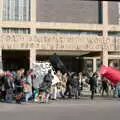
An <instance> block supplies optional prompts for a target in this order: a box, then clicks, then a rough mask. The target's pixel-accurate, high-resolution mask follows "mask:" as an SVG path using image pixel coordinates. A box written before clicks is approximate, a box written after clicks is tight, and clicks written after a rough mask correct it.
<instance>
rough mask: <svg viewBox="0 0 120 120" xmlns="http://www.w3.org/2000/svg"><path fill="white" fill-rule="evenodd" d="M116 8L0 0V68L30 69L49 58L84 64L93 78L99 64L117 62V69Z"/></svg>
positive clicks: (119, 46)
mask: <svg viewBox="0 0 120 120" xmlns="http://www.w3.org/2000/svg"><path fill="white" fill-rule="evenodd" d="M12 5H13V6H12ZM111 5H113V6H114V8H115V9H111V8H112V7H111ZM11 6H12V7H11ZM119 6H120V5H119V3H118V2H114V4H111V3H110V2H107V1H102V2H101V3H99V2H97V1H81V0H80V1H77V0H74V1H73V0H69V2H68V0H61V1H58V0H18V1H17V2H16V0H0V63H1V67H2V66H3V69H5V70H7V69H9V68H10V69H12V68H14V67H16V66H17V65H18V64H19V66H18V67H16V69H18V68H19V67H26V66H27V67H26V68H32V63H34V62H36V61H37V60H41V59H44V58H41V56H42V57H44V56H45V57H46V56H51V55H52V54H53V53H57V54H58V55H59V56H64V57H65V56H68V58H69V59H72V58H71V57H73V56H74V57H75V60H78V59H80V58H82V59H84V60H88V62H87V63H86V64H85V66H86V67H87V68H89V67H91V68H92V69H91V68H90V70H92V71H94V72H95V71H96V70H97V66H98V64H100V63H101V61H102V63H103V64H104V65H106V66H108V65H109V61H115V64H117V67H119V65H120V54H119V52H120V38H119V32H120V25H119V19H120V16H119V14H120V12H119V11H120V10H119ZM114 10H115V12H114ZM113 13H115V14H113ZM111 14H113V16H114V17H111ZM64 57H63V58H64ZM68 58H67V59H68ZM75 60H74V61H75ZM13 61H14V65H13V64H12V63H13ZM116 61H117V62H116ZM72 62H73V61H72V60H71V63H69V64H74V63H72ZM75 62H76V61H75ZM78 62H80V61H77V64H78ZM23 63H24V65H26V66H23ZM97 63H98V64H97ZM81 64H82V63H81ZM66 65H67V63H66ZM110 65H111V63H110ZM69 67H70V66H69Z"/></svg>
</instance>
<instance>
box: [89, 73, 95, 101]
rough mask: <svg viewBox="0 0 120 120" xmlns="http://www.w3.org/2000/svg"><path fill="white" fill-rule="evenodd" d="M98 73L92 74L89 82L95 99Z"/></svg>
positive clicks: (92, 96) (92, 97)
mask: <svg viewBox="0 0 120 120" xmlns="http://www.w3.org/2000/svg"><path fill="white" fill-rule="evenodd" d="M95 78H96V73H94V74H92V73H91V75H90V78H89V84H90V91H91V99H92V100H93V99H94V94H95V89H96V79H95Z"/></svg>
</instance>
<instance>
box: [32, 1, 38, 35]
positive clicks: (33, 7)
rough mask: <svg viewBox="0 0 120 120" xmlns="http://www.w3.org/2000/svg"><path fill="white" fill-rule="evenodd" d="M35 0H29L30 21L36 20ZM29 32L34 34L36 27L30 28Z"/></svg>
mask: <svg viewBox="0 0 120 120" xmlns="http://www.w3.org/2000/svg"><path fill="white" fill-rule="evenodd" d="M36 6H37V0H31V22H33V23H34V22H36V19H37V18H36V11H37V8H36ZM31 34H36V28H34V26H33V27H32V28H31Z"/></svg>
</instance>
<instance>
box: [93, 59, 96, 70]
mask: <svg viewBox="0 0 120 120" xmlns="http://www.w3.org/2000/svg"><path fill="white" fill-rule="evenodd" d="M96 70H97V64H96V58H93V72H96Z"/></svg>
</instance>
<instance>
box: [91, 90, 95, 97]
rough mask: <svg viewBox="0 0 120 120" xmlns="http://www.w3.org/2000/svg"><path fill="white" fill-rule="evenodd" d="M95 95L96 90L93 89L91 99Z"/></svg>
mask: <svg viewBox="0 0 120 120" xmlns="http://www.w3.org/2000/svg"><path fill="white" fill-rule="evenodd" d="M94 95H95V90H94V89H92V90H91V99H94Z"/></svg>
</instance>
